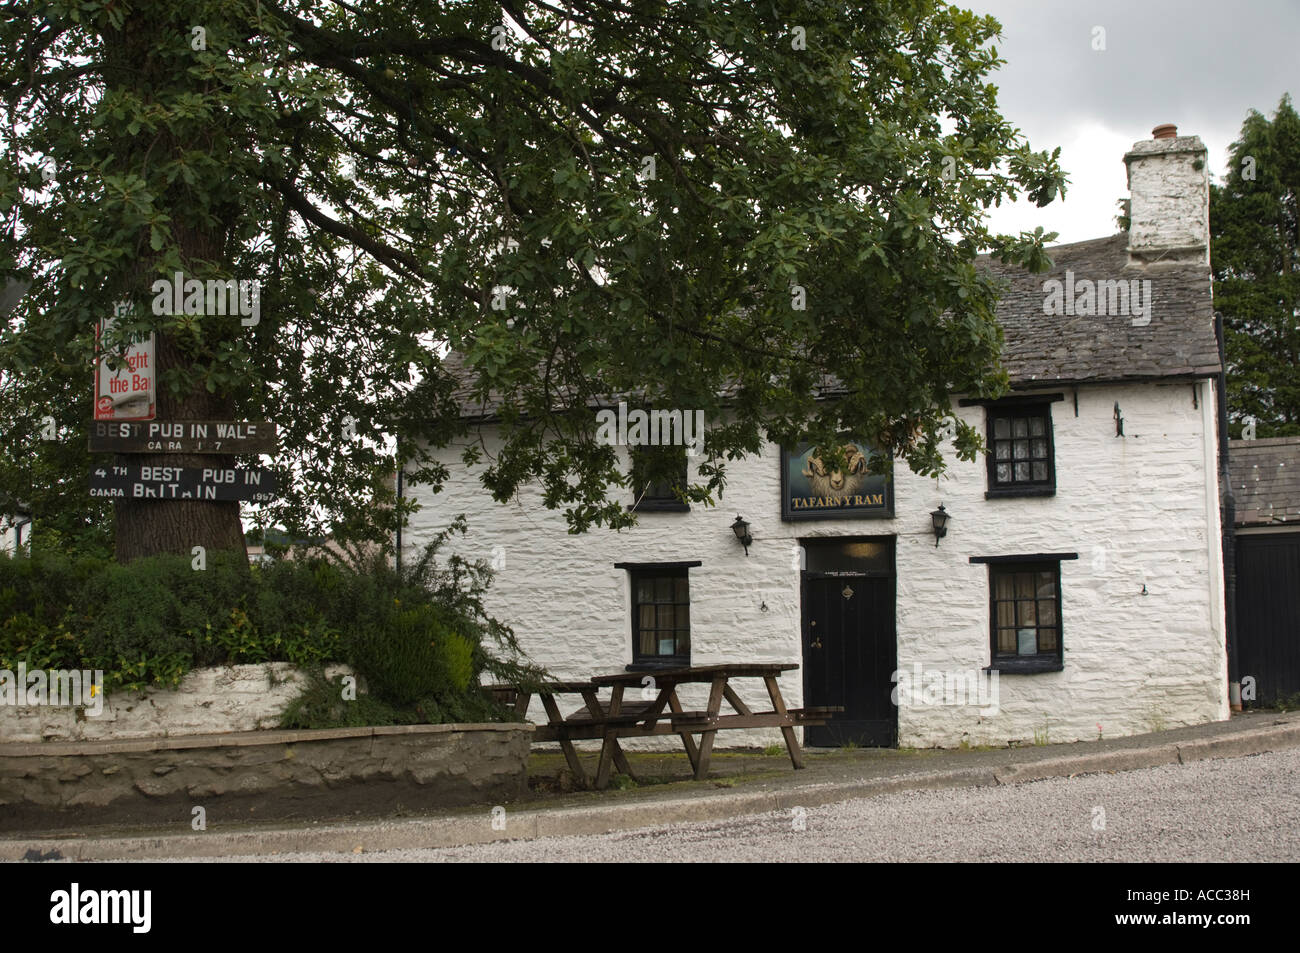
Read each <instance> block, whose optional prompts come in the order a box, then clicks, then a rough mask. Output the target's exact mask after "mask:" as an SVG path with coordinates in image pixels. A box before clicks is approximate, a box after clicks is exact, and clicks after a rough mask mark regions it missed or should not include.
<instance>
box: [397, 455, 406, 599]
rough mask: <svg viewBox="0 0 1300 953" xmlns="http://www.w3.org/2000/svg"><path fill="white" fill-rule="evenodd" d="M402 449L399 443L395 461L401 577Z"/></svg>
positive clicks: (398, 554)
mask: <svg viewBox="0 0 1300 953" xmlns="http://www.w3.org/2000/svg"><path fill="white" fill-rule="evenodd" d="M401 449H402V446H401V443H400V442H398V444H397V454H396V458H395V459H396V462H397V510H398V514H397V560H396V562H397V572H398V574H399V575H400V574H401V572H402V514H401V509H402V471H403V470H404V469H406V468H405V467H404V466H402V454H401Z"/></svg>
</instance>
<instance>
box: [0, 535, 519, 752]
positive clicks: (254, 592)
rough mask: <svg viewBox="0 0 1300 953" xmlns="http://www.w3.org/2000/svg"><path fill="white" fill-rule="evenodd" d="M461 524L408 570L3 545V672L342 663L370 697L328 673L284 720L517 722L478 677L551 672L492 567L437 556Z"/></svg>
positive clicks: (110, 672) (162, 674) (131, 686)
mask: <svg viewBox="0 0 1300 953" xmlns="http://www.w3.org/2000/svg"><path fill="white" fill-rule="evenodd" d="M463 529H464V526H463V523H460V522H459V521H458V522H457V523H456V524H454V525H453V526H452V527H451V528H450V529H449V530H448V531H447V532H446V533H443V534H442V535H441V536H439V538H438V539H437V540H435V542H434V543H432V544H431V545H430V546H429V547H427V548H426V550H425V552H424V554H423V556H422V557H421V558H420V559H419V560H417V561H416V563H415V565H413V566H411V567H409V568H407V569H405V570H404V571H403V572H401V573H398V572H396V571H394V570H393V569H391V568H390V567H388V566H387V564H386V563H385V562H384V561H383V560H376V561H374V562H372V563H369V564H366V565H363V566H360V567H350V566H347V565H340V564H336V563H333V562H330V561H328V560H326V559H324V558H319V557H317V558H306V559H300V560H294V561H288V560H284V561H281V562H279V563H276V564H273V565H271V566H268V567H250V566H249V565H248V562H247V560H246V559H245V558H244V557H243V554H242V553H235V552H227V553H210V554H209V556H208V562H207V568H206V569H205V570H202V571H196V570H195V569H193V567H192V566H191V562H190V557H188V556H156V557H151V558H149V559H141V560H137V561H134V562H131V563H128V564H125V565H119V564H117V563H114V562H112V561H110V560H107V559H104V558H96V557H81V558H76V559H74V558H71V557H68V556H64V555H60V554H57V553H44V552H41V551H40V550H37V551H36V552H35V553H33V554H31V555H30V556H28V555H24V554H20V555H18V556H14V557H7V556H0V668H7V669H10V670H13V669H15V668H17V666H18V664H19V663H20V662H22V663H25V664H26V665H27V666H28V668H78V669H87V668H88V669H100V670H102V671H103V672H104V685H105V688H106V690H108V691H112V690H114V689H128V690H139V689H142V688H144V687H146V686H151V685H152V686H159V687H174V686H176V685H177V684H179V683H180V681H181V679H182V678H183V677H184V676H185V674H186V673H187V672H188V671H190V670H191V669H193V668H197V667H203V666H211V665H223V664H231V665H234V664H244V663H262V662H291V663H294V664H296V665H299V666H304V667H308V668H312V669H314V670H319V669H320V668H321V667H322V666H324V665H326V664H330V663H343V664H347V665H350V666H352V667H353V668H354V669H355V670H356V671H357V673H358V674H359V675H360V676H362V679H363V681H364V683H365V684H366V685H367V686H368V689H369V691H370V695H369V696H358V698H357V699H356V700H355V701H347V702H344V701H343V700H342V695H341V690H336V688H337V686H335V687H328V686H329V683H328V682H326V681H325V680H324V677H323V675H321V676H319V677H318V678H314V679H313V680H312V681H311V684H310V685H309V688H308V691H306V692H304V695H303V697H302V698H301V699H299V700H298V702H297V703H295V706H291V711H289V712H286V714H285V718H286V720H287V721H286V723H288V722H289V721H292V722H293V723H294V724H297V725H303V726H305V725H307V724H310V726H311V727H328V726H330V725H339V726H347V725H358V724H406V723H416V722H429V723H439V722H445V721H499V720H508V719H511V718H513V716H512V715H511V714H510V713H509V712H508V711H506V710H504V709H501V708H500V707H499V706H496V705H495V704H494V703H493V702H491V701H490V700H489V699H488V697H487V696H486V695H485V694H484V693H483V692H481V691H479V690H478V688H477V685H478V684H479V682H480V681H482V682H494V681H503V680H505V681H511V682H514V683H518V684H523V685H533V684H536V682H537V681H538V680H540V679H541V678H542V677H543V674H544V673H542V672H541V671H540V670H538V669H536V668H535V667H533V666H531V665H529V664H527V662H526V660H524V659H523V657H522V653H520V651H519V648H518V645H517V643H516V641H515V638H514V633H513V632H511V631H510V629H509V627H508V626H505V625H503V624H501V623H500V622H499V621H497V620H496V619H493V618H492V617H490V616H489V615H488V614H487V613H486V612H485V611H484V609H483V604H482V598H481V597H482V594H483V593H484V592H485V591H486V589H487V585H488V584H489V581H490V571H489V570H488V569H487V567H486V566H485V565H484V564H482V563H475V564H470V563H468V562H466V561H464V560H461V559H459V558H457V557H452V558H451V559H449V560H448V561H447V563H446V564H445V565H440V564H439V563H437V561H436V559H435V554H436V552H437V549H438V547H439V546H440V545H441V543H442V542H443V540H445V539H446V538H447V535H448V534H449V533H451V532H463ZM322 686H326V687H322ZM340 706H341V707H340ZM358 719H360V720H358ZM375 719H378V720H375Z"/></svg>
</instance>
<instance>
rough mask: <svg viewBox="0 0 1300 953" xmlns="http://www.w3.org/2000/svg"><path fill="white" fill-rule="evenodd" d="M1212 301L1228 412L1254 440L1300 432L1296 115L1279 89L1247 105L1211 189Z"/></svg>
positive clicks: (1299, 135) (1299, 143) (1299, 145)
mask: <svg viewBox="0 0 1300 953" xmlns="http://www.w3.org/2000/svg"><path fill="white" fill-rule="evenodd" d="M1210 232H1211V235H1212V241H1213V244H1212V247H1211V252H1210V263H1211V266H1212V267H1213V269H1214V304H1215V307H1216V308H1218V309H1219V310H1220V311H1221V312H1223V323H1224V351H1225V353H1226V357H1227V382H1228V410H1229V413H1230V414H1231V416H1232V429H1233V430H1234V431H1235V432H1236V433H1238V434H1239V433H1240V432H1241V429H1242V426H1243V424H1244V421H1245V418H1247V417H1249V418H1253V419H1254V420H1255V421H1256V435H1257V436H1259V437H1287V436H1296V435H1300V116H1297V115H1296V111H1295V109H1294V108H1293V107H1292V105H1291V97H1290V95H1284V96H1283V97H1282V101H1281V102H1280V103H1278V107H1277V110H1276V112H1275V113H1274V114H1273V119H1272V120H1271V121H1270V120H1269V119H1268V118H1267V117H1266V116H1264V115H1262V114H1261V113H1259V112H1257V111H1255V110H1253V109H1252V110H1251V111H1250V115H1248V116H1247V117H1246V121H1245V122H1244V123H1242V126H1241V136H1240V138H1238V139H1237V141H1236V142H1234V143H1233V144H1232V146H1231V148H1230V150H1229V153H1228V174H1227V176H1226V177H1225V179H1224V183H1223V185H1215V186H1212V187H1211V190H1210Z"/></svg>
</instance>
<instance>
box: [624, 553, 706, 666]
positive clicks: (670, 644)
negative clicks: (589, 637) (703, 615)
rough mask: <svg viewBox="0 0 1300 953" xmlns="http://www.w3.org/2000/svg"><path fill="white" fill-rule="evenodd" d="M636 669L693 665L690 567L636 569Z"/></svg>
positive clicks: (633, 637)
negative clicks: (640, 666)
mask: <svg viewBox="0 0 1300 953" xmlns="http://www.w3.org/2000/svg"><path fill="white" fill-rule="evenodd" d="M628 571H629V572H630V573H631V577H632V661H633V664H634V665H647V664H652V665H674V666H677V665H690V663H691V598H690V579H689V577H688V575H687V573H688V570H687V568H686V567H678V568H662V567H653V568H649V567H647V568H633V569H629V570H628Z"/></svg>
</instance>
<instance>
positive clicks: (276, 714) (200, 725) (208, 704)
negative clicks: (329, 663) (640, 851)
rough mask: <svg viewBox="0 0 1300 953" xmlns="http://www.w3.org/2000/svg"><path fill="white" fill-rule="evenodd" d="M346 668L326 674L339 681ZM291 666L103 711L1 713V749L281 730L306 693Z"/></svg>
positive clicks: (200, 680)
mask: <svg viewBox="0 0 1300 953" xmlns="http://www.w3.org/2000/svg"><path fill="white" fill-rule="evenodd" d="M348 671H349V670H348V669H347V668H344V667H342V666H336V667H331V668H327V669H326V674H327V675H328V676H330V677H333V676H334V675H337V674H343V673H347V672H348ZM302 681H303V675H302V673H301V672H300V671H299V670H298V669H297V668H295V667H294V666H293V665H291V664H289V663H288V662H268V663H266V664H263V665H231V666H223V667H220V668H202V669H196V670H194V671H192V672H190V673H189V674H188V675H186V676H185V677H184V678H183V679H181V683H180V685H179V686H178V687H177V688H175V689H159V688H149V689H146V690H145V691H143V692H139V693H137V692H126V691H113V692H110V693H109V694H108V695H107V696H106V697H105V698H104V706H103V711H101V712H100V714H98V715H92V714H90V713H89V711H88V710H86V709H83V708H73V707H62V706H50V705H40V706H35V705H33V706H25V707H9V706H4V705H0V742H34V741H99V740H109V739H126V738H165V737H177V736H184V735H205V734H220V733H224V732H230V731H253V730H256V729H260V728H279V727H280V716H281V715H282V714H283V713H284V709H285V706H286V705H288V704H289V702H291V701H292V700H293V699H294V698H296V697H297V696H298V694H299V693H300V692H301V691H302Z"/></svg>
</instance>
